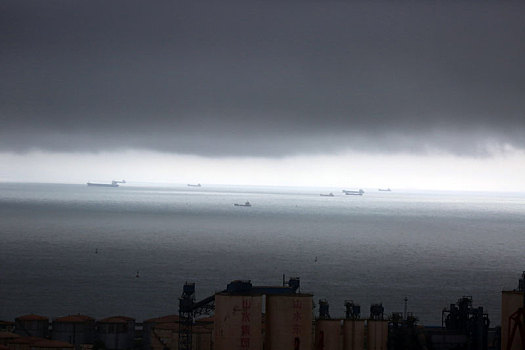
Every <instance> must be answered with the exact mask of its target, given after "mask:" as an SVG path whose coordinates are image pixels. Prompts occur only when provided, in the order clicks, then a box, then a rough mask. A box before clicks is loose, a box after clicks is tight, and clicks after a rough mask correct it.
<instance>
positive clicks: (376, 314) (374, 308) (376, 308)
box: [370, 303, 385, 320]
mask: <svg viewBox="0 0 525 350" xmlns="http://www.w3.org/2000/svg"><path fill="white" fill-rule="evenodd" d="M384 312H385V308H384V307H383V303H379V304H372V305H370V319H371V320H382V319H383V314H384Z"/></svg>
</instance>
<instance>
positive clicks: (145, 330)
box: [142, 315, 179, 350]
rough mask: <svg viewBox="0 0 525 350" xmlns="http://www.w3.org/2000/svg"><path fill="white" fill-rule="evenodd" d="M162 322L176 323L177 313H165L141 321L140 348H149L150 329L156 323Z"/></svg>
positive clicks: (148, 349)
mask: <svg viewBox="0 0 525 350" xmlns="http://www.w3.org/2000/svg"><path fill="white" fill-rule="evenodd" d="M163 323H176V324H177V325H178V324H179V315H166V316H162V317H156V318H150V319H148V320H145V321H144V322H143V323H142V349H143V350H150V349H151V337H152V333H151V332H152V329H153V328H154V327H155V326H156V325H158V324H163Z"/></svg>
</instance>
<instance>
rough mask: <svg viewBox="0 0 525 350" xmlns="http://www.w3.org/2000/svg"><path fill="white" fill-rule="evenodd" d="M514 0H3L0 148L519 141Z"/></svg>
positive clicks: (523, 32)
mask: <svg viewBox="0 0 525 350" xmlns="http://www.w3.org/2000/svg"><path fill="white" fill-rule="evenodd" d="M523 18H525V5H524V3H522V2H521V3H520V2H516V3H513V2H483V3H481V2H477V1H460V2H457V1H449V2H423V1H420V2H413V1H410V2H409V1H406V2H401V1H397V2H374V3H371V2H344V1H340V2H337V1H282V2H281V1H242V2H231V1H228V2H195V1H188V2H185V1H154V2H139V1H118V0H117V1H72V0H61V1H53V0H47V1H20V0H16V1H3V2H2V3H1V4H0V77H1V80H0V92H1V94H0V118H1V119H0V122H1V128H0V150H4V151H26V150H30V149H44V150H54V151H101V150H108V149H128V148H138V149H154V150H160V151H165V152H177V153H190V154H201V155H210V156H226V155H256V156H283V155H288V154H297V153H310V152H337V151H342V150H346V149H356V150H363V151H371V152H399V151H401V152H425V151H433V150H438V151H450V152H454V153H457V154H471V155H472V154H476V155H479V154H485V153H486V152H487V147H489V146H490V147H500V146H503V145H511V146H514V147H517V148H525V115H524V111H525V24H524V23H525V22H524V21H523Z"/></svg>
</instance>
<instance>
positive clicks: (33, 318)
mask: <svg viewBox="0 0 525 350" xmlns="http://www.w3.org/2000/svg"><path fill="white" fill-rule="evenodd" d="M15 320H20V321H48V320H49V319H48V318H47V317H45V316H40V315H35V314H29V315H23V316H19V317H17V318H15Z"/></svg>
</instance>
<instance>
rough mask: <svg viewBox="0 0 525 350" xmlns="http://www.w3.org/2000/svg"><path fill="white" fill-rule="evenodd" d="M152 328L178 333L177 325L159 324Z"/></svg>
mask: <svg viewBox="0 0 525 350" xmlns="http://www.w3.org/2000/svg"><path fill="white" fill-rule="evenodd" d="M153 328H154V329H164V330H175V331H178V330H179V324H178V323H159V324H156V325H155V326H154V327H153Z"/></svg>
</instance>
